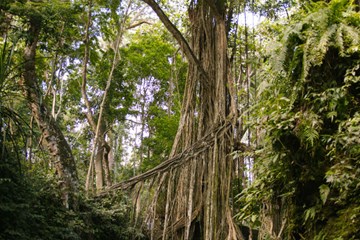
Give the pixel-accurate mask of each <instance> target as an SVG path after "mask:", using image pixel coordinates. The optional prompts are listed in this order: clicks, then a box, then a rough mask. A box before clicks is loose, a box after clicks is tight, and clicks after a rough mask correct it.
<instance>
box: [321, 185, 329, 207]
mask: <svg viewBox="0 0 360 240" xmlns="http://www.w3.org/2000/svg"><path fill="white" fill-rule="evenodd" d="M319 190H320V198H321V201H322V202H323V204H325V203H326V200H327V198H328V196H329V193H330V188H329V186H328V185H326V184H323V185H321V186H320V187H319Z"/></svg>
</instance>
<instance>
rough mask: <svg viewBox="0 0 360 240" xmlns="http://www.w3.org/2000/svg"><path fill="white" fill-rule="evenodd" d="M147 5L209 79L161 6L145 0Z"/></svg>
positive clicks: (190, 59) (186, 54) (152, 0)
mask: <svg viewBox="0 0 360 240" xmlns="http://www.w3.org/2000/svg"><path fill="white" fill-rule="evenodd" d="M143 1H144V2H145V3H146V4H148V5H149V6H150V7H151V8H152V9H153V10H154V12H155V13H156V14H157V15H158V17H159V19H160V20H161V22H162V23H163V24H164V26H165V27H166V28H167V30H168V31H169V32H170V33H171V34H172V35H173V37H174V38H175V39H176V41H177V42H178V43H179V45H180V47H181V49H182V51H183V53H184V54H185V56H186V57H187V59H188V60H189V61H190V62H191V63H192V64H194V65H196V66H197V68H198V70H199V71H200V73H201V74H202V75H203V76H204V77H205V78H206V79H209V77H208V75H207V73H206V72H205V70H204V68H203V67H202V65H201V63H200V61H199V59H197V57H196V56H195V54H194V52H193V51H192V49H191V48H190V46H189V43H188V42H187V41H186V40H185V38H184V36H183V35H182V34H181V32H180V31H179V30H178V29H177V28H176V26H175V25H174V24H173V23H172V22H171V21H170V20H169V18H168V17H167V16H166V14H165V13H164V12H163V10H162V9H161V8H160V6H159V5H158V4H157V3H156V2H155V1H154V0H143Z"/></svg>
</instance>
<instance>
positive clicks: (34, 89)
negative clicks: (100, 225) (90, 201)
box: [19, 19, 78, 208]
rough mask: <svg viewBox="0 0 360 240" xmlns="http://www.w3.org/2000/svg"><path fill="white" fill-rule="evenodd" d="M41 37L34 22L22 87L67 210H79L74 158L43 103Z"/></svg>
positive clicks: (26, 52)
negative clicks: (39, 66)
mask: <svg viewBox="0 0 360 240" xmlns="http://www.w3.org/2000/svg"><path fill="white" fill-rule="evenodd" d="M39 34H40V24H39V23H38V22H37V21H36V20H34V19H30V28H29V31H28V38H27V41H26V45H25V52H24V65H23V66H24V69H23V73H22V79H21V80H20V81H19V85H20V87H21V88H22V90H23V93H24V95H25V97H26V100H27V101H28V104H29V108H30V110H31V114H32V116H33V117H34V119H35V121H36V122H37V124H38V126H39V127H40V130H41V133H42V137H43V144H44V145H45V147H46V148H47V149H48V151H49V153H50V154H51V156H52V163H53V165H54V167H55V169H56V175H57V177H58V179H59V185H60V188H61V192H62V201H63V204H64V205H65V206H66V207H71V208H76V207H77V197H76V194H77V191H78V177H77V172H76V166H75V161H74V157H73V155H72V153H71V149H70V146H69V145H68V143H67V141H66V139H65V137H64V135H63V134H62V132H61V129H60V128H59V126H58V125H57V123H56V122H55V120H54V118H53V117H52V116H51V112H50V111H49V110H48V109H47V107H46V105H45V104H44V103H43V101H42V93H41V88H40V87H39V85H40V84H39V83H38V82H37V77H36V72H35V55H36V47H37V43H38V37H39Z"/></svg>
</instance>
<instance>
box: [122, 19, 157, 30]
mask: <svg viewBox="0 0 360 240" xmlns="http://www.w3.org/2000/svg"><path fill="white" fill-rule="evenodd" d="M142 24H149V25H151V23H150V22H148V21H146V20H142V21H139V22H137V23H134V24H131V25H130V26H128V27H127V28H126V30H129V29H133V28H136V27H138V26H140V25H142Z"/></svg>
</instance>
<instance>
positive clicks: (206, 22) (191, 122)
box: [144, 0, 242, 240]
mask: <svg viewBox="0 0 360 240" xmlns="http://www.w3.org/2000/svg"><path fill="white" fill-rule="evenodd" d="M144 1H145V2H146V3H148V4H149V5H150V6H151V7H152V8H153V10H154V11H155V12H156V13H157V14H158V16H159V18H160V19H161V21H163V23H164V25H165V27H167V28H168V30H169V31H170V32H171V33H172V34H173V36H174V37H175V38H176V39H177V40H178V41H179V44H180V46H181V47H182V50H183V51H184V53H185V55H186V56H187V57H188V59H189V71H188V77H187V83H186V89H185V95H184V101H183V106H182V115H181V120H180V124H179V129H178V132H177V135H176V137H175V142H174V145H173V149H172V152H171V156H170V157H175V156H176V154H178V153H181V152H183V151H184V150H186V149H189V148H191V147H192V146H194V145H195V144H196V143H197V142H198V140H200V139H203V138H204V137H205V136H208V135H209V134H210V135H211V137H212V138H213V142H211V145H210V146H207V148H206V151H201V152H200V153H198V154H195V156H193V157H190V160H189V161H187V163H186V164H185V165H183V166H182V167H177V168H171V169H170V170H168V171H167V173H166V174H165V176H166V180H165V182H166V181H167V183H166V184H164V187H165V188H164V193H163V195H166V204H165V207H164V208H163V210H160V209H158V211H157V218H158V219H161V220H160V221H158V222H159V224H158V226H155V230H157V229H161V230H160V231H158V232H157V233H154V234H153V236H154V238H162V239H168V238H174V239H206V240H211V239H242V235H241V233H240V232H239V230H238V228H237V227H236V225H235V223H234V222H233V218H232V212H231V209H230V205H229V200H230V183H231V178H232V162H233V161H232V157H231V155H230V153H231V148H232V145H233V138H234V136H233V130H232V127H231V122H232V121H233V116H235V115H236V112H234V109H235V108H234V101H232V96H231V95H230V92H231V89H230V88H231V84H232V83H231V79H230V70H229V66H228V58H227V32H226V22H225V21H226V17H225V15H226V14H225V12H224V9H225V1H222V3H220V2H219V3H218V4H217V5H215V3H214V2H213V1H211V0H210V1H191V3H190V7H189V18H190V23H191V26H190V28H191V42H190V44H187V42H186V41H185V39H184V38H183V37H182V36H181V33H180V32H179V31H178V30H177V29H176V28H175V27H174V25H172V24H171V22H170V21H169V20H168V19H167V17H166V16H165V14H164V13H163V12H162V11H161V9H160V8H159V6H158V5H157V4H156V2H155V1H153V0H144ZM229 87H230V88H229ZM229 123H230V124H229ZM215 129H218V130H216V131H214V130H215ZM212 131H213V132H212ZM160 182H161V181H160ZM155 197H157V195H155ZM154 216H155V214H154ZM153 225H156V221H153Z"/></svg>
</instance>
